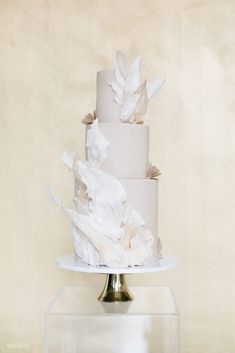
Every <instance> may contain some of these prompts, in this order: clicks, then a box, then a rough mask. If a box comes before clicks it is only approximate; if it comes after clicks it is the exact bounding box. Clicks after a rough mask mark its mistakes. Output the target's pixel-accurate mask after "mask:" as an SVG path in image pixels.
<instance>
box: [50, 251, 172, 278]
mask: <svg viewBox="0 0 235 353" xmlns="http://www.w3.org/2000/svg"><path fill="white" fill-rule="evenodd" d="M177 263H178V260H177V259H175V258H172V257H162V258H161V259H159V260H157V261H156V260H152V261H150V262H149V263H148V264H146V265H143V266H134V267H125V268H115V267H107V266H91V265H88V264H86V263H84V262H81V261H78V260H77V259H76V261H75V255H74V254H72V255H64V256H62V257H60V258H58V259H57V265H58V266H59V267H61V268H63V269H65V270H70V271H77V272H87V273H106V274H128V273H133V274H135V273H152V272H162V271H166V270H170V269H172V268H175V267H176V266H177Z"/></svg>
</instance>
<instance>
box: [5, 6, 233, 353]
mask: <svg viewBox="0 0 235 353" xmlns="http://www.w3.org/2000/svg"><path fill="white" fill-rule="evenodd" d="M234 23H235V3H234V1H229V0H213V1H211V0H201V1H194V0H191V1H186V0H185V1H184V0H172V1H170V0H156V1H142V0H141V1H130V0H129V1H128V0H125V1H124V0H119V1H114V0H109V1H108V0H106V1H99V0H97V1H88V0H56V1H53V0H49V1H48V0H28V1H27V0H6V1H4V0H0V57H1V59H0V60H1V65H0V124H1V129H0V143H1V147H0V158H1V169H0V190H1V194H0V197H1V209H0V219H1V222H0V224H1V238H0V239H1V256H0V272H1V277H0V284H1V291H0V300H1V302H0V306H1V317H0V352H1V353H2V352H3V353H8V352H9V351H11V350H12V348H9V343H10V344H12V343H13V344H17V343H19V344H21V345H22V346H21V352H24V349H23V348H22V347H23V345H26V346H25V352H30V353H31V352H32V353H39V352H42V350H43V329H44V328H43V324H44V322H43V319H44V312H45V310H46V308H47V306H48V304H49V302H50V301H51V300H52V298H53V296H54V295H55V294H56V292H57V291H58V290H59V288H61V287H62V286H65V285H68V284H79V283H80V284H81V283H83V284H84V283H86V284H90V283H92V284H94V283H102V281H103V280H104V278H103V277H102V276H98V277H96V276H93V275H81V274H80V275H79V274H74V273H70V272H67V271H62V270H59V269H58V268H57V266H56V264H55V260H56V258H57V257H58V256H59V255H63V254H65V253H69V252H71V251H72V240H71V236H70V227H69V224H68V222H67V220H66V219H65V218H64V217H63V216H62V214H61V213H60V211H59V210H57V209H56V208H55V207H54V206H53V205H52V204H51V202H50V201H49V200H48V197H47V195H46V193H45V189H44V188H45V186H46V185H50V186H53V188H54V190H56V192H57V194H58V195H60V196H61V198H62V199H64V200H65V202H69V201H70V199H71V195H72V192H73V186H72V180H71V176H70V175H69V173H68V172H67V170H66V168H65V167H64V166H63V165H62V163H61V162H60V161H59V156H60V154H61V153H62V152H63V151H65V150H76V151H79V152H80V154H83V149H84V127H83V126H82V125H81V123H80V121H81V117H82V116H83V115H84V114H85V113H87V112H88V111H91V110H92V109H93V108H94V106H95V77H96V72H97V71H98V70H100V69H107V68H110V67H111V65H112V62H113V60H114V57H115V52H116V50H117V49H121V50H122V51H123V52H124V53H125V54H126V55H127V56H128V57H129V58H130V59H133V58H134V56H135V55H136V54H137V53H141V54H142V55H143V62H144V68H143V71H144V76H147V77H149V76H150V75H151V74H152V73H164V74H165V76H166V78H167V82H166V85H165V87H164V89H162V91H161V92H160V93H159V94H158V96H157V97H155V98H154V99H153V100H152V101H151V104H150V106H149V117H148V123H149V125H150V127H151V146H150V156H151V160H152V161H153V162H154V163H156V164H157V165H158V166H159V168H160V169H161V171H162V176H161V180H160V194H159V233H160V236H161V238H162V241H163V244H164V253H166V254H169V255H174V256H176V257H178V258H179V260H180V266H179V267H178V269H177V270H174V271H171V272H167V273H163V274H155V275H140V276H131V277H130V279H129V281H130V283H132V284H145V283H148V284H170V285H172V286H173V288H174V290H175V293H176V297H177V300H178V304H179V307H180V311H181V314H182V353H201V352H203V353H224V352H226V353H234V351H235V336H234V332H233V331H234V325H235V300H234V295H235V282H234V277H235V261H234V248H235V236H234V230H235V215H234V211H235V177H234V173H235V159H234V156H235V117H234V112H235V101H234V95H233V93H234V89H235V83H234V71H235V67H234V57H235V49H234V40H235V24H234ZM15 349H16V348H15ZM14 351H15V350H14Z"/></svg>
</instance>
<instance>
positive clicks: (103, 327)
mask: <svg viewBox="0 0 235 353" xmlns="http://www.w3.org/2000/svg"><path fill="white" fill-rule="evenodd" d="M130 290H131V292H132V294H133V295H134V300H133V301H131V302H127V303H102V302H100V301H98V300H97V298H98V296H99V294H100V292H101V291H102V287H100V286H89V287H85V286H84V287H83V286H76V287H65V288H63V289H62V290H61V291H60V292H59V293H58V295H57V296H56V297H55V299H54V300H53V302H52V303H51V305H50V306H49V308H48V310H47V312H46V344H45V352H46V353H179V312H178V309H177V304H176V301H175V299H174V295H173V292H172V290H171V288H169V287H162V286H144V287H130Z"/></svg>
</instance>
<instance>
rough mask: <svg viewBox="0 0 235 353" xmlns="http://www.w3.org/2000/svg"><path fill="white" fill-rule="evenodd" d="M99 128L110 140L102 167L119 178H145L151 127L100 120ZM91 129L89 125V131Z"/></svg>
mask: <svg viewBox="0 0 235 353" xmlns="http://www.w3.org/2000/svg"><path fill="white" fill-rule="evenodd" d="M99 128H100V130H101V131H102V133H103V134H104V136H105V138H106V139H107V140H108V141H109V146H108V147H107V157H106V158H105V160H104V162H103V164H102V168H103V169H104V170H106V171H107V172H108V173H110V174H113V175H115V176H116V177H118V178H135V179H138V178H145V177H146V167H147V164H148V162H149V127H148V126H147V125H139V124H127V123H126V124H124V123H115V124H105V123H101V122H99ZM90 129H91V127H90V126H88V127H87V132H89V130H90Z"/></svg>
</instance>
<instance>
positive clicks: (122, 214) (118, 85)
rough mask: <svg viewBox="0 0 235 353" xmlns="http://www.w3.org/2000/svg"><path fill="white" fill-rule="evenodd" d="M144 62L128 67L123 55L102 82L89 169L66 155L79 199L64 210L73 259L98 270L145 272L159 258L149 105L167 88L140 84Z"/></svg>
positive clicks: (90, 132)
mask: <svg viewBox="0 0 235 353" xmlns="http://www.w3.org/2000/svg"><path fill="white" fill-rule="evenodd" d="M140 64H141V59H140V56H138V57H137V58H136V59H135V60H134V62H133V64H132V65H131V66H130V67H129V66H128V64H127V61H126V59H125V57H124V56H123V55H122V54H121V53H120V52H118V53H117V57H116V62H115V65H114V70H110V71H100V72H98V74H97V104H96V112H93V114H87V115H86V116H85V118H84V119H83V123H84V124H86V161H81V160H80V159H79V157H78V155H76V154H74V153H69V152H65V153H64V154H63V156H62V159H63V161H64V162H65V163H66V164H67V165H68V167H69V169H70V170H71V171H73V174H74V179H75V197H74V199H73V206H72V208H64V206H63V205H62V204H61V202H60V201H59V200H58V199H56V198H55V197H54V196H53V198H54V200H55V201H56V203H57V204H58V205H59V206H60V207H61V208H62V209H63V210H64V212H65V213H66V214H67V216H68V217H69V218H70V220H71V223H72V232H73V237H74V245H75V252H76V254H77V256H78V257H79V258H80V259H81V261H83V262H85V263H87V264H90V265H96V266H111V267H122V268H123V267H127V266H136V265H144V264H146V263H148V262H149V261H150V260H151V259H153V258H154V259H157V258H158V257H159V256H160V250H161V249H160V248H161V246H160V240H159V238H158V232H157V211H158V204H157V193H158V179H157V177H158V175H159V174H160V173H159V171H158V169H157V168H156V167H153V166H152V165H151V164H150V163H149V158H148V157H149V156H148V154H149V127H148V126H147V125H146V124H145V123H144V119H145V116H146V109H147V103H148V100H149V99H150V98H151V97H152V96H153V94H154V93H155V92H156V91H157V90H158V89H159V88H160V87H161V86H162V84H163V82H164V79H163V78H162V77H156V78H155V79H153V80H151V81H149V82H147V81H144V82H143V83H141V81H140Z"/></svg>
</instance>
